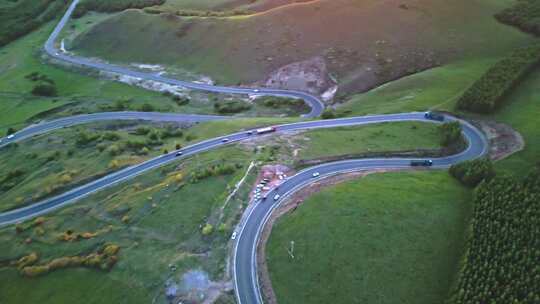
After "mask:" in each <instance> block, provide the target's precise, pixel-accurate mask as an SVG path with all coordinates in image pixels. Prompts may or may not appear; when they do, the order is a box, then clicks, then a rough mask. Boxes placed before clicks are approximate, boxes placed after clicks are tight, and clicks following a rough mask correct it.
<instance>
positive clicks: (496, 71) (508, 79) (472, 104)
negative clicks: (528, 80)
mask: <svg viewBox="0 0 540 304" xmlns="http://www.w3.org/2000/svg"><path fill="white" fill-rule="evenodd" d="M539 63H540V44H534V45H532V46H529V47H526V48H520V49H517V50H516V51H514V52H513V53H512V54H510V55H509V56H508V57H506V58H504V59H502V60H501V61H499V62H497V63H496V64H495V65H494V66H492V67H491V68H490V69H489V70H488V71H487V72H486V73H485V74H484V75H483V76H482V77H481V78H480V79H479V80H477V81H476V82H475V83H474V84H473V85H472V86H471V87H469V88H468V89H467V90H466V91H465V93H464V94H463V95H462V96H461V97H460V98H459V100H458V101H457V107H458V109H461V110H467V111H472V112H477V113H491V112H493V111H494V110H496V109H497V108H498V107H500V106H501V104H502V101H503V100H504V97H505V95H506V94H507V93H508V92H509V91H510V90H511V89H512V88H513V87H514V86H515V85H516V84H517V83H518V82H519V81H521V79H522V78H523V77H524V76H525V75H526V74H527V73H528V72H529V71H531V70H532V69H533V68H534V67H536V66H537V65H538V64H539Z"/></svg>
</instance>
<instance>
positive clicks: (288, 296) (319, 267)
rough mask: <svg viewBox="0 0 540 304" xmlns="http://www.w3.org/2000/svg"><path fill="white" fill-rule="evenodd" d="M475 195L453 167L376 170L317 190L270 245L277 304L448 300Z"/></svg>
mask: <svg viewBox="0 0 540 304" xmlns="http://www.w3.org/2000/svg"><path fill="white" fill-rule="evenodd" d="M469 198H470V192H469V191H467V190H465V188H463V187H461V186H460V185H459V184H458V183H457V182H456V181H454V180H452V178H451V177H450V176H449V175H448V174H447V173H446V172H410V173H384V174H377V175H370V176H367V177H365V178H362V179H359V180H355V181H351V182H347V183H344V184H341V185H337V186H332V187H331V188H328V189H325V190H323V191H321V192H320V193H317V194H315V195H313V196H312V197H310V198H309V199H307V200H306V201H305V202H304V203H303V204H302V205H301V206H300V207H298V209H296V210H295V211H294V212H292V213H290V214H287V215H285V216H284V217H283V218H281V219H279V220H278V222H277V223H276V225H275V226H274V228H273V231H272V235H271V236H270V239H269V242H268V244H267V262H268V267H269V271H270V277H271V279H272V285H273V288H274V291H275V293H276V295H277V300H278V303H282V304H286V303H380V304H383V303H416V304H423V303H426V304H428V303H429V304H431V303H442V302H443V301H444V300H445V299H446V296H447V293H448V292H449V287H450V284H451V283H452V280H453V277H454V275H455V273H456V271H457V270H458V262H459V260H460V257H461V254H462V253H463V246H464V237H463V236H464V233H465V230H466V226H467V219H468V217H469V213H470V210H469V209H470V208H469V205H468V203H467V201H468V200H469ZM291 241H294V242H295V244H294V259H291V258H290V256H289V254H288V252H287V250H288V249H289V248H290V242H291Z"/></svg>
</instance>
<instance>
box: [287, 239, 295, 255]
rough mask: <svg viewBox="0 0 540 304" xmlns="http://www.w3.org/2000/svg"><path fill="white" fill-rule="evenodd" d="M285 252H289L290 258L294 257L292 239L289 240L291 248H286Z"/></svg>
mask: <svg viewBox="0 0 540 304" xmlns="http://www.w3.org/2000/svg"><path fill="white" fill-rule="evenodd" d="M287 252H288V253H289V256H290V257H291V259H294V241H291V248H290V249H287Z"/></svg>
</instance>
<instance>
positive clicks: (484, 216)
mask: <svg viewBox="0 0 540 304" xmlns="http://www.w3.org/2000/svg"><path fill="white" fill-rule="evenodd" d="M485 162H486V161H485V160H479V161H476V162H468V163H467V164H466V165H461V167H462V168H460V169H463V167H470V166H471V165H472V166H475V167H476V168H477V169H478V168H485V167H486V163H485ZM487 166H489V165H487ZM469 169H471V168H469ZM477 169H473V170H472V171H485V172H489V171H490V170H487V171H486V170H484V169H480V170H477ZM458 171H460V170H458ZM486 177H488V178H487V179H485V180H483V181H482V182H480V184H479V185H478V186H477V188H476V189H475V196H474V210H473V216H472V220H471V222H472V224H471V232H470V233H471V234H470V236H469V240H468V249H467V252H466V254H465V257H464V263H463V267H462V269H461V271H460V274H459V277H458V281H457V284H456V287H455V290H454V291H453V294H452V296H451V298H450V299H449V300H448V301H447V304H465V303H489V304H491V303H520V304H537V303H540V264H539V261H540V165H537V166H536V168H534V169H533V170H532V171H531V173H529V174H528V175H527V176H526V178H525V179H518V178H516V177H513V176H508V175H502V176H494V177H493V176H492V174H489V175H488V176H486Z"/></svg>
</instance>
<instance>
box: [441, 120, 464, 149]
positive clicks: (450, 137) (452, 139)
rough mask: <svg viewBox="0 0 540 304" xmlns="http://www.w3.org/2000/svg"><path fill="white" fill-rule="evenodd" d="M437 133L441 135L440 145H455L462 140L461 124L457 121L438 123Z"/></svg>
mask: <svg viewBox="0 0 540 304" xmlns="http://www.w3.org/2000/svg"><path fill="white" fill-rule="evenodd" d="M439 133H440V135H441V145H442V146H443V147H450V146H453V145H457V144H459V143H460V142H461V141H462V140H463V138H462V135H461V124H460V123H459V122H457V121H453V122H447V123H444V124H442V125H440V126H439Z"/></svg>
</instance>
